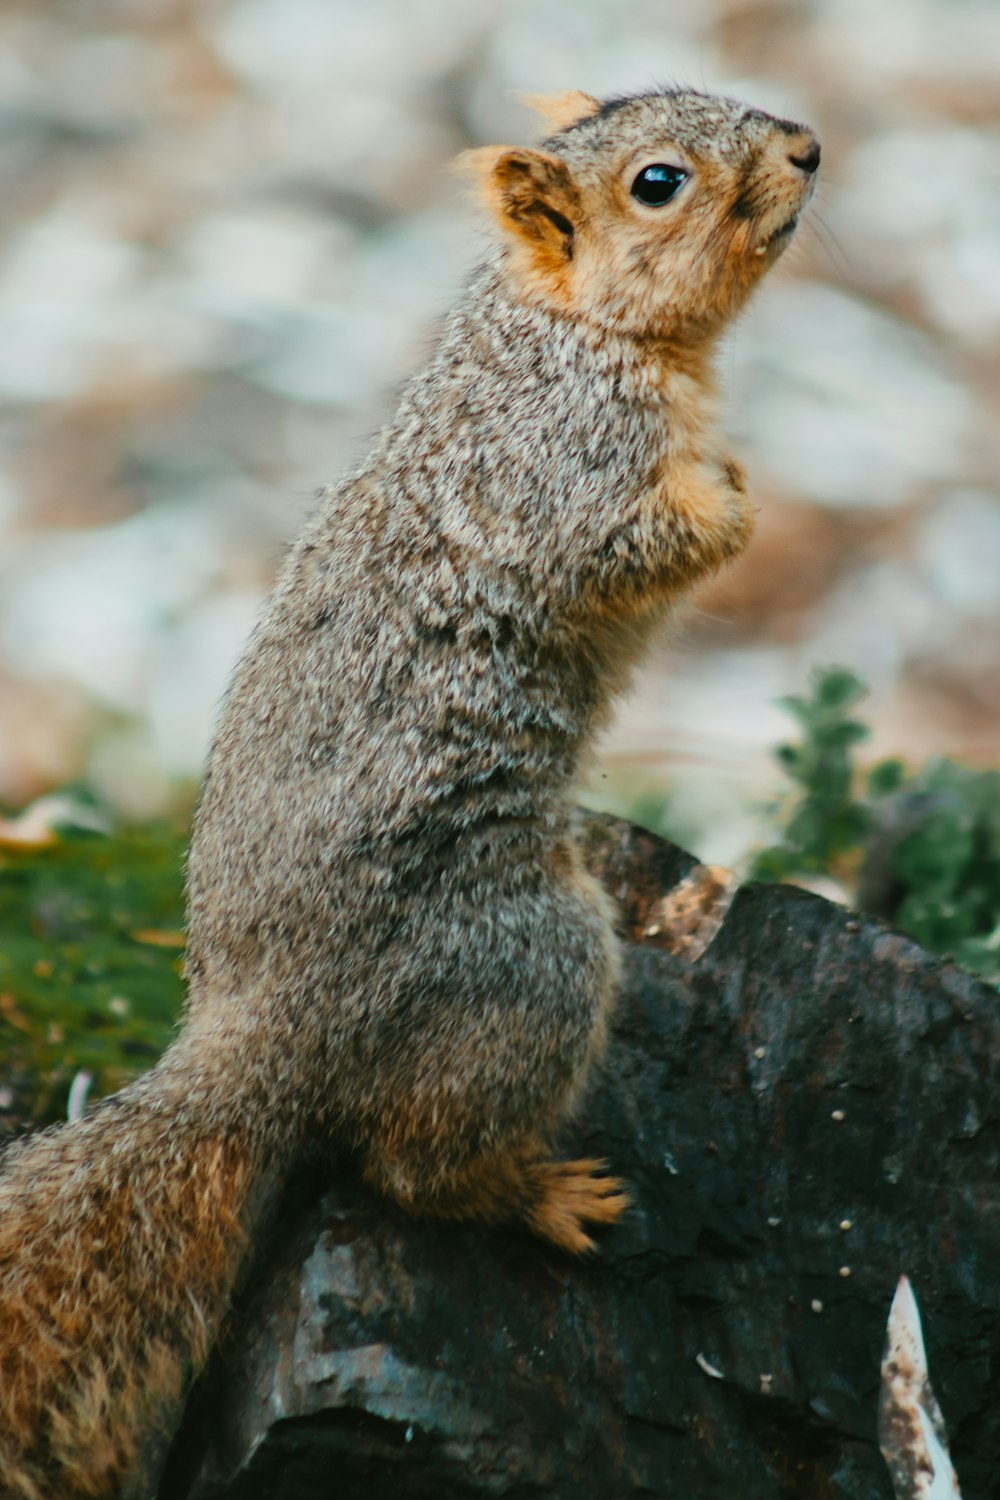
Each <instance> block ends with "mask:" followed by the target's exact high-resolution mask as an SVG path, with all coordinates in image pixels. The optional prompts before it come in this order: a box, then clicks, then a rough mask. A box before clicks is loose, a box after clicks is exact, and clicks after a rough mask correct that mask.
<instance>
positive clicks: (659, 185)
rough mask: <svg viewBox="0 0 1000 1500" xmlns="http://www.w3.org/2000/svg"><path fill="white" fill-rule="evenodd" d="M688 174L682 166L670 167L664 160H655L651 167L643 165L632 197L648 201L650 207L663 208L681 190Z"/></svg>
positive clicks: (641, 201) (633, 186) (642, 201)
mask: <svg viewBox="0 0 1000 1500" xmlns="http://www.w3.org/2000/svg"><path fill="white" fill-rule="evenodd" d="M687 175H688V174H687V173H686V172H683V171H681V169H680V167H668V166H667V165H666V163H665V162H662V161H658V162H654V163H653V165H652V166H651V167H643V169H642V171H641V172H640V173H639V175H638V177H637V178H636V179H635V181H634V182H633V184H632V197H633V198H638V200H639V202H640V203H648V204H649V206H650V208H661V207H662V206H663V204H664V203H669V202H670V200H671V198H673V197H674V196H675V195H676V194H677V193H678V192H679V191H680V189H681V187H682V186H683V184H684V183H685V182H686V181H687Z"/></svg>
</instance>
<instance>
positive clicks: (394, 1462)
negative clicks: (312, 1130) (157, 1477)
mask: <svg viewBox="0 0 1000 1500" xmlns="http://www.w3.org/2000/svg"><path fill="white" fill-rule="evenodd" d="M585 833H586V841H587V844H588V848H589V858H590V860H591V862H592V864H593V866H594V867H595V868H596V869H598V870H599V871H600V872H601V873H602V875H603V877H604V878H605V880H606V881H607V883H608V885H609V887H610V888H611V889H612V890H613V891H614V892H615V894H616V895H617V896H618V897H619V899H622V898H624V899H623V911H624V917H625V922H626V925H627V928H628V930H629V934H630V937H631V938H632V940H633V941H632V942H631V943H630V947H629V953H628V962H627V970H626V983H625V988H624V993H623V995H622V998H621V1003H620V1006H619V1010H618V1018H617V1023H616V1026H615V1030H614V1036H613V1041H612V1044H611V1048H610V1051H609V1054H608V1057H607V1061H606V1065H605V1066H604V1068H603V1070H602V1073H601V1076H600V1077H599V1078H598V1079H596V1080H595V1084H594V1087H593V1089H592V1090H591V1093H590V1096H589V1098H588V1100H587V1101H586V1103H585V1105H584V1107H583V1109H582V1110H581V1113H580V1118H579V1120H578V1122H577V1123H576V1125H575V1126H573V1128H572V1129H570V1130H568V1131H567V1133H566V1140H565V1145H566V1148H567V1150H569V1151H571V1152H572V1153H573V1154H596V1155H601V1156H606V1157H607V1158H608V1160H609V1161H610V1162H612V1163H613V1165H614V1168H615V1170H616V1171H620V1172H621V1173H622V1174H623V1175H625V1176H626V1177H627V1178H628V1179H629V1182H630V1183H631V1186H632V1191H633V1194H634V1205H633V1207H632V1209H631V1211H630V1212H629V1214H628V1215H627V1217H626V1218H625V1219H624V1220H623V1221H622V1222H621V1224H620V1225H618V1226H616V1227H615V1228H614V1229H613V1230H612V1231H610V1232H608V1233H607V1234H605V1236H604V1237H603V1239H602V1243H601V1249H600V1254H599V1255H598V1256H596V1257H594V1258H593V1259H591V1260H590V1261H588V1262H586V1263H583V1264H574V1263H571V1262H569V1261H568V1260H566V1259H564V1258H562V1257H560V1256H559V1255H557V1254H555V1253H553V1252H551V1251H549V1250H548V1249H546V1248H545V1247H543V1246H541V1245H539V1244H536V1243H535V1242H533V1241H532V1240H530V1239H529V1238H527V1237H526V1236H523V1235H521V1234H518V1233H514V1232H492V1231H487V1230H482V1229H479V1228H475V1227H448V1226H440V1225H433V1224H428V1223H422V1222H416V1221H412V1220H409V1219H408V1218H406V1217H405V1216H404V1215H403V1214H402V1213H401V1212H400V1211H398V1210H397V1209H396V1208H394V1207H393V1206H391V1205H388V1204H386V1203H384V1202H382V1201H380V1200H378V1199H376V1198H375V1197H374V1196H373V1195H371V1194H370V1193H369V1192H368V1191H367V1190H366V1189H365V1188H364V1187H363V1185H362V1184H361V1183H360V1182H359V1180H357V1178H356V1177H354V1176H353V1175H352V1174H351V1172H350V1171H349V1170H348V1169H345V1170H344V1171H342V1172H341V1173H339V1174H338V1175H337V1177H336V1178H335V1179H334V1180H333V1181H329V1180H328V1181H327V1183H326V1185H325V1190H323V1191H321V1192H320V1193H319V1194H318V1195H314V1196H310V1195H309V1193H308V1192H306V1191H304V1190H303V1189H302V1188H301V1187H300V1189H299V1192H298V1199H297V1201H296V1203H294V1204H290V1205H289V1207H288V1208H287V1210H286V1212H285V1213H284V1214H283V1215H282V1219H281V1223H280V1226H279V1229H278V1231H277V1233H276V1235H275V1243H274V1245H273V1246H272V1247H271V1249H270V1251H269V1252H268V1254H267V1255H266V1256H264V1257H263V1258H262V1262H261V1264H260V1265H259V1266H258V1269H257V1271H256V1273H255V1277H254V1279H253V1282H252V1284H251V1285H250V1287H249V1288H248V1289H247V1292H246V1294H245V1295H244V1298H243V1304H242V1307H241V1311H240V1314H239V1316H238V1318H236V1319H235V1320H234V1324H233V1327H232V1328H231V1330H230V1332H229V1335H228V1337H227V1338H226V1340H225V1342H224V1344H223V1346H222V1348H221V1350H220V1351H219V1354H218V1357H217V1358H216V1360H215V1362H214V1364H213V1366H212V1367H211V1369H210V1371H209V1373H208V1376H207V1378H206V1379H205V1380H204V1381H203V1382H202V1384H201V1385H200V1386H199V1387H198V1388H197V1389H196V1391H195V1392H194V1394H193V1396H192V1399H191V1401H190V1403H189V1408H188V1413H187V1419H186V1423H185V1426H184V1428H183V1430H182V1433H181V1435H180V1438H179V1440H178V1442H177V1443H176V1444H175V1447H174V1449H173V1452H172V1455H171V1459H170V1461H169V1464H168V1467H167V1470H166V1473H165V1477H164V1479H163V1482H162V1485H161V1489H160V1492H159V1494H160V1500H222V1497H225V1500H254V1497H264V1496H267V1497H268V1500H292V1497H294V1500H313V1497H317V1500H318V1497H319V1496H327V1495H328V1494H330V1493H331V1483H332V1482H334V1483H335V1485H336V1493H337V1494H338V1495H342V1496H344V1497H353V1496H358V1497H364V1500H382V1497H387V1500H388V1497H392V1500H395V1497H396V1496H398V1495H400V1494H405V1495H406V1496H407V1500H432V1497H433V1500H448V1497H463V1500H464V1497H473V1496H504V1497H518V1500H522V1497H523V1500H527V1497H529V1496H537V1495H546V1496H551V1497H556V1500H563V1497H566V1500H568V1497H570V1496H573V1497H579V1496H584V1497H590V1496H593V1497H595V1500H596V1497H600V1500H609V1497H615V1500H624V1497H627V1496H633V1495H634V1496H640V1495H645V1496H651V1495H655V1496H671V1497H673V1496H678V1497H680V1496H699V1497H706V1496H720V1497H721V1496H732V1495H740V1496H741V1497H744V1500H778V1497H785V1496H808V1497H810V1500H824V1497H831V1500H834V1497H850V1500H876V1497H879V1500H882V1497H885V1500H888V1497H889V1496H890V1495H891V1488H890V1485H889V1480H888V1475H887V1473H886V1470H885V1468H884V1465H883V1463H882V1460H881V1458H880V1456H879V1453H878V1448H877V1443H876V1414H877V1410H876V1409H877V1399H878V1380H879V1363H880V1356H881V1348H882V1340H883V1335H884V1329H885V1322H886V1315H887V1311H888V1307H889V1303H890V1301H891V1298H892V1294H893V1291H894V1289H895V1286H896V1281H897V1277H898V1276H899V1274H900V1272H904V1271H905V1272H906V1273H907V1274H908V1275H909V1276H910V1277H911V1278H912V1280H913V1283H914V1286H915V1289H916V1291H917V1293H918V1296H919V1298H920V1303H921V1308H922V1311H923V1317H924V1329H925V1334H926V1338H927V1345H928V1352H929V1355H930V1359H931V1363H932V1366H933V1368H934V1371H935V1385H936V1388H937V1391H938V1395H939V1397H940V1401H941V1405H942V1408H943V1410H944V1415H945V1419H946V1421H947V1424H948V1429H949V1432H950V1434H951V1438H952V1443H951V1448H952V1458H953V1460H954V1463H955V1467H956V1469H957V1471H958V1474H959V1477H960V1479H961V1482H962V1486H963V1495H964V1497H965V1500H985V1497H987V1496H991V1495H994V1494H995V1493H996V1490H997V1481H998V1476H1000V1404H998V1402H997V1400H996V1389H995V1387H996V1380H997V1376H996V1370H997V1366H998V1359H1000V1186H998V1171H997V1169H998V1157H1000V1130H998V1115H1000V1092H998V1063H1000V1014H998V1005H997V997H996V995H995V993H994V992H992V991H991V990H989V989H988V988H987V987H985V986H983V985H980V984H978V983H977V982H976V981H974V980H973V979H971V978H969V977H967V976H965V975H964V974H962V973H960V972H958V971H957V970H955V969H954V968H952V967H951V966H949V965H948V964H945V963H942V962H940V961H939V960H936V959H934V958H932V957H930V956H929V955H928V954H926V953H924V952H923V951H921V950H920V949H918V948H917V947H916V946H914V945H913V944H912V943H911V942H909V941H908V940H905V939H903V938H900V937H898V936H896V935H894V934H892V933H891V932H888V931H886V930H885V929H884V928H882V927H880V926H879V925H878V924H876V923H874V922H871V921H868V920H865V919H861V918H856V917H853V916H851V915H850V914H849V913H846V912H844V911H843V910H841V909H839V908H838V907H835V906H832V905H830V904H829V903H827V902H825V901H823V900H821V899H820V898H818V897H816V896H812V895H809V894H806V893H804V892H801V891H797V890H794V889H791V888H788V887H774V886H751V887H747V888H745V889H743V890H741V891H740V892H739V893H738V894H737V896H736V899H735V901H734V903H733V905H732V907H731V909H730V910H729V913H728V915H727V918H726V920H725V923H724V925H723V926H722V929H721V931H720V932H719V934H718V936H717V937H716V938H715V940H714V941H713V942H712V944H711V945H710V946H709V948H708V949H707V951H706V952H705V953H704V955H703V956H702V957H701V958H700V959H698V961H697V962H695V963H689V962H686V961H685V960H682V959H680V958H677V957H674V956H673V955H671V954H670V953H669V952H667V951H665V950H664V948H663V947H662V946H660V947H658V946H657V944H662V943H663V942H664V941H666V940H667V939H666V937H665V936H664V935H660V936H658V937H656V938H654V939H652V940H646V941H643V942H639V941H636V939H637V938H638V937H639V935H640V934H641V933H642V932H643V931H644V930H645V929H646V928H647V927H648V926H649V925H650V922H649V918H650V912H651V911H652V910H653V909H654V908H655V907H656V903H657V901H658V900H659V898H660V897H661V896H662V895H663V894H664V893H665V892H667V891H668V890H669V889H670V888H671V887H673V886H674V885H675V884H676V883H677V881H678V880H679V879H680V878H681V877H682V876H684V875H685V874H686V873H687V872H688V870H689V869H690V868H691V866H692V864H693V861H691V860H690V858H689V857H687V856H685V855H683V854H681V852H680V851H678V850H675V849H673V848H672V847H671V846H669V845H666V844H663V843H661V842H660V841H659V840H656V839H654V838H652V836H650V835H647V834H645V833H643V832H642V831H640V830H638V829H635V828H633V827H631V826H630V825H627V824H622V823H616V822H613V821H611V820H594V821H591V822H589V823H588V825H587V828H586V830H585Z"/></svg>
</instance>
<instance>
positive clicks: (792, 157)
mask: <svg viewBox="0 0 1000 1500" xmlns="http://www.w3.org/2000/svg"><path fill="white" fill-rule="evenodd" d="M788 160H789V161H790V162H791V164H792V166H793V167H799V168H800V169H801V171H803V172H808V174H809V176H810V177H811V176H812V174H813V173H814V172H815V170H816V168H817V167H818V166H819V141H817V140H816V139H815V138H814V139H813V140H811V141H810V142H809V144H808V145H807V146H806V147H805V148H804V149H803V150H801V151H795V152H789V154H788Z"/></svg>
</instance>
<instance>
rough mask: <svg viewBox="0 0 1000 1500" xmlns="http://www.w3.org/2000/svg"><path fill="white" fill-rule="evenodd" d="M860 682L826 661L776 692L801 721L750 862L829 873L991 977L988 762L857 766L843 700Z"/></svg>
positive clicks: (996, 913)
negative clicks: (771, 824) (765, 831)
mask: <svg viewBox="0 0 1000 1500" xmlns="http://www.w3.org/2000/svg"><path fill="white" fill-rule="evenodd" d="M866 691H867V690H866V688H865V687H864V684H863V683H861V682H860V681H859V680H858V679H857V678H856V677H855V676H853V674H852V673H850V672H848V671H845V670H844V669H843V668H840V667H831V668H827V669H825V670H822V671H819V672H817V673H816V674H815V675H814V677H813V679H812V684H811V691H810V693H809V694H808V696H806V697H794V698H786V699H784V700H782V701H783V702H784V704H785V706H786V707H787V708H788V709H789V711H790V712H791V713H792V714H793V715H794V717H795V718H796V719H797V720H798V722H799V725H800V728H801V736H800V738H799V739H798V740H796V741H794V742H790V743H788V744H783V745H780V746H779V747H778V749H777V751H776V756H777V759H778V761H779V763H780V764H781V765H782V767H783V768H784V769H785V771H786V772H787V774H788V776H789V778H790V780H791V782H792V784H793V786H792V790H791V792H790V793H789V794H788V795H787V796H786V797H784V798H783V799H782V800H781V802H780V803H779V805H778V807H777V808H776V810H775V811H776V822H777V824H778V830H779V834H780V837H779V839H778V840H776V841H775V843H774V844H772V845H771V846H770V847H769V848H767V849H764V850H763V851H762V852H761V853H760V854H759V855H758V856H757V857H756V859H755V861H754V864H753V867H752V874H753V875H754V876H755V877H756V878H758V879H765V880H789V879H794V878H796V877H798V878H802V877H803V876H814V875H817V874H822V875H829V876H832V877H833V878H834V879H836V880H837V881H839V882H840V883H841V884H842V885H843V886H844V887H845V888H846V890H847V891H848V893H849V895H851V896H852V898H853V899H854V900H855V902H856V904H857V905H858V906H860V907H861V908H862V909H863V910H866V911H871V912H873V913H875V914H876V915H878V916H882V917H885V918H886V919H887V920H888V921H890V922H892V924H893V925H894V926H895V927H898V928H899V929H900V930H901V931H903V932H906V933H909V934H910V935H911V936H912V937H914V938H915V939H916V940H917V941H918V942H920V943H922V944H923V945H924V946H925V947H927V948H930V949H932V950H933V951H934V952H937V953H942V954H946V955H948V956H949V957H952V958H954V959H956V960H957V961H958V962H959V963H961V964H964V965H965V967H967V968H969V969H972V970H973V971H975V972H976V973H979V974H982V975H984V976H985V977H987V978H991V979H994V980H998V981H1000V771H995V770H975V769H973V768H971V767H968V766H963V765H960V764H958V763H957V762H956V761H952V760H947V759H939V760H934V761H931V762H929V763H928V764H927V765H926V766H924V767H922V768H921V769H920V770H918V771H916V772H915V773H914V774H912V775H908V774H907V771H906V768H905V767H904V765H903V763H902V762H901V761H899V760H885V761H881V762H879V763H878V764H877V765H875V766H874V767H873V768H872V769H871V771H869V773H868V774H867V776H864V775H862V773H861V772H860V770H859V769H858V766H857V764H856V751H857V747H858V745H859V744H860V743H861V742H862V741H863V740H865V739H866V738H867V736H868V730H867V728H866V726H865V725H864V724H863V723H862V722H861V721H860V720H859V719H857V718H856V717H855V716H854V712H853V711H854V709H855V708H856V707H857V705H858V704H859V703H860V702H861V700H862V699H863V698H864V697H865V695H866Z"/></svg>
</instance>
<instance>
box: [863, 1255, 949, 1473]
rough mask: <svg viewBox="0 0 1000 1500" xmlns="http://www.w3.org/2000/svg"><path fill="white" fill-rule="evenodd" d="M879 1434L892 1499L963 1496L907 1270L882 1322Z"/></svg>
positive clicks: (900, 1279) (918, 1310)
mask: <svg viewBox="0 0 1000 1500" xmlns="http://www.w3.org/2000/svg"><path fill="white" fill-rule="evenodd" d="M878 1436H879V1446H880V1448H881V1449H882V1456H883V1458H884V1459H885V1461H886V1463H887V1464H888V1466H889V1473H890V1475H891V1476H892V1485H893V1489H894V1490H895V1492H896V1500H961V1496H960V1491H959V1488H958V1480H957V1478H956V1477H955V1470H954V1469H953V1468H952V1465H951V1459H950V1457H949V1455H948V1434H947V1431H946V1429H945V1425H944V1418H943V1417H942V1415H941V1408H940V1407H939V1406H938V1404H937V1399H936V1398H935V1395H934V1392H933V1390H932V1389H931V1382H930V1375H929V1373H928V1370H927V1354H926V1352H925V1350H924V1336H923V1330H922V1329H921V1326H920V1309H919V1308H918V1307H917V1299H916V1297H915V1296H914V1294H913V1288H912V1287H911V1285H910V1282H909V1280H908V1278H907V1277H906V1276H901V1277H900V1278H899V1285H898V1286H897V1287H896V1295H895V1296H894V1297H893V1299H892V1307H891V1308H890V1310H889V1322H888V1325H887V1327H886V1336H885V1352H884V1354H883V1356H882V1393H881V1397H880V1399H879V1414H878Z"/></svg>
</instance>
